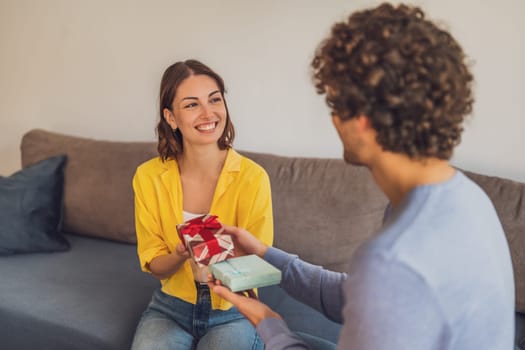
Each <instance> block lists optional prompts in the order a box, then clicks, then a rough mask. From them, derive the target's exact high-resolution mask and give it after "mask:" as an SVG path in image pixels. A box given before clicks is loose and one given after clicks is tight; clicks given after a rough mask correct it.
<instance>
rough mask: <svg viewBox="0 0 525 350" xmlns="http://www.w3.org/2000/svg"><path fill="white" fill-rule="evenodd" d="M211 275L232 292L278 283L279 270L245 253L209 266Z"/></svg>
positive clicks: (279, 280) (255, 256)
mask: <svg viewBox="0 0 525 350" xmlns="http://www.w3.org/2000/svg"><path fill="white" fill-rule="evenodd" d="M209 269H210V272H211V273H212V275H213V276H214V277H215V278H216V279H218V280H220V281H221V282H222V284H223V285H225V286H226V287H228V288H229V289H230V290H231V291H232V292H239V291H244V290H249V289H252V288H260V287H266V286H271V285H274V284H279V283H280V282H281V271H280V270H279V269H277V268H275V267H274V266H273V265H271V264H269V263H268V262H266V261H264V260H263V259H261V258H259V257H258V256H257V255H245V256H240V257H237V258H231V259H228V260H225V261H222V262H219V263H217V264H213V265H210V266H209Z"/></svg>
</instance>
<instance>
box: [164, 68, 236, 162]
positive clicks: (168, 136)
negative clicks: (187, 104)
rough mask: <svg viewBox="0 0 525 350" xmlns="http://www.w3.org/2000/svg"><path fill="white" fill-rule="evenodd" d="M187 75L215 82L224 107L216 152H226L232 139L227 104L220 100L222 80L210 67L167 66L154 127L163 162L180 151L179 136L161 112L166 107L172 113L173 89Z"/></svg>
mask: <svg viewBox="0 0 525 350" xmlns="http://www.w3.org/2000/svg"><path fill="white" fill-rule="evenodd" d="M191 75H207V76H209V77H210V78H212V79H213V80H215V82H216V83H217V86H218V87H219V91H220V92H221V95H222V98H223V100H224V106H225V108H226V126H225V127H224V132H223V133H222V135H221V137H220V138H219V140H218V141H217V144H218V146H219V148H220V149H228V148H230V147H232V144H233V139H234V138H235V130H234V128H233V124H232V122H231V118H230V113H229V112H228V105H227V104H226V99H225V98H224V93H225V92H226V89H225V87H224V80H223V79H222V78H221V77H220V75H219V74H217V73H215V72H214V71H213V70H212V69H211V68H209V67H208V66H206V65H205V64H203V63H201V62H199V61H197V60H186V61H180V62H176V63H174V64H172V65H171V66H169V67H168V68H167V69H166V71H165V72H164V74H163V75H162V80H161V82H160V94H159V115H160V120H159V123H158V125H157V134H158V136H159V143H158V145H157V151H158V152H159V156H160V158H161V159H162V160H163V161H164V160H167V159H175V158H176V156H177V154H178V153H182V151H183V142H182V133H181V132H180V130H179V129H177V130H176V131H173V130H172V129H171V126H170V125H169V124H168V123H167V122H166V120H165V119H164V109H165V108H167V109H169V110H170V111H173V99H174V98H175V94H176V93H177V88H178V87H179V86H180V84H181V83H182V82H183V81H184V80H186V79H187V78H188V77H189V76H191Z"/></svg>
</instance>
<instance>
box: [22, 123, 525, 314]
mask: <svg viewBox="0 0 525 350" xmlns="http://www.w3.org/2000/svg"><path fill="white" fill-rule="evenodd" d="M155 148H156V145H155V144H154V143H152V142H149V143H148V142H145V143H144V142H110V141H99V140H92V139H87V138H81V137H75V136H67V135H62V134H57V133H52V132H48V131H44V130H32V131H29V132H28V133H26V134H25V135H24V137H23V139H22V145H21V153H22V166H23V167H26V166H28V165H30V164H33V163H35V162H37V161H40V160H43V159H46V158H48V157H51V156H53V155H58V154H67V156H68V163H67V165H66V168H65V179H66V180H65V181H66V182H65V191H64V196H65V198H64V230H65V231H67V232H71V233H75V234H81V235H88V236H96V237H101V238H106V239H111V240H116V241H122V242H128V243H135V242H136V238H135V229H134V219H133V190H132V187H131V179H132V177H133V174H134V173H135V169H136V167H137V166H138V165H139V164H141V163H142V162H144V161H146V160H147V159H150V158H152V157H155V156H156V155H157V153H156V150H155ZM241 153H243V154H244V155H246V156H247V157H249V158H251V159H253V160H254V161H256V162H257V163H259V164H260V165H262V166H263V167H264V168H265V169H266V171H267V172H268V175H269V177H270V182H271V185H272V197H273V198H272V199H273V209H274V221H275V225H274V226H275V239H274V245H275V246H276V247H278V248H282V249H284V250H286V251H289V252H292V253H296V254H298V255H299V256H300V257H301V258H302V259H304V260H306V261H309V262H312V263H314V264H319V265H323V266H324V267H326V268H329V269H332V270H336V271H344V270H345V269H346V266H347V265H346V264H347V263H348V261H349V257H350V255H351V254H352V253H353V252H354V250H355V249H356V248H357V247H358V246H359V245H360V244H361V243H362V242H363V241H364V240H365V239H366V238H367V237H369V236H370V235H371V234H373V233H374V232H375V231H376V230H377V229H378V228H379V226H380V225H381V220H382V215H383V210H384V208H385V205H386V198H385V197H384V195H383V194H382V193H381V192H380V191H379V189H378V188H377V187H376V185H375V183H374V182H373V180H372V178H371V176H370V174H369V172H368V171H367V170H366V169H364V168H360V167H353V166H349V165H347V164H345V163H344V162H343V161H342V160H339V159H320V158H299V157H283V156H277V155H271V154H262V153H255V152H241ZM465 173H466V174H467V176H469V177H471V178H472V179H473V180H474V181H476V182H477V183H478V184H479V185H480V186H481V187H482V188H483V189H484V190H485V192H487V194H488V195H489V197H490V198H491V199H492V201H493V203H494V206H495V208H496V211H497V212H498V215H499V217H500V220H501V221H502V224H503V228H504V230H505V233H506V235H507V239H508V242H509V245H510V250H511V255H512V261H513V266H514V275H515V282H516V307H517V310H518V311H521V312H525V184H523V183H518V182H515V181H511V180H507V179H502V178H496V177H490V176H485V175H481V174H476V173H472V172H465ZM480 273H482V271H480Z"/></svg>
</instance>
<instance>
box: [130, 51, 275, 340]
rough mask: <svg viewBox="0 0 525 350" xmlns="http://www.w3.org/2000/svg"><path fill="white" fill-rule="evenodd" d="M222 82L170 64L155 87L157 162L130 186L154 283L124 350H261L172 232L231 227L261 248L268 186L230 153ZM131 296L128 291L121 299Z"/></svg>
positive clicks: (141, 249) (203, 70)
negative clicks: (206, 218) (188, 225)
mask: <svg viewBox="0 0 525 350" xmlns="http://www.w3.org/2000/svg"><path fill="white" fill-rule="evenodd" d="M224 93H225V88H224V82H223V80H222V78H221V77H220V76H219V75H218V74H217V73H215V72H214V71H212V70H211V69H210V68H209V67H207V66H205V65H204V64H202V63H200V62H198V61H195V60H188V61H184V62H177V63H175V64H173V65H172V66H170V67H168V69H166V71H165V72H164V75H163V77H162V81H161V85H160V99H159V107H160V121H159V124H158V126H157V133H158V137H159V142H158V153H159V156H158V157H156V158H154V159H151V160H149V161H147V162H145V163H144V164H142V165H140V166H139V167H138V168H137V171H136V173H135V177H134V179H133V189H134V191H135V223H136V230H137V246H138V255H139V259H140V264H141V267H142V269H143V270H144V271H146V272H149V273H151V274H152V275H153V276H155V277H157V278H158V279H159V280H160V281H161V288H160V289H159V290H157V291H155V293H154V295H153V298H152V300H151V302H150V304H149V306H148V308H147V309H146V311H145V312H144V314H143V315H142V318H141V320H140V322H139V325H138V327H137V331H136V334H135V338H134V340H133V346H132V348H133V349H168V348H169V349H194V348H196V349H262V348H263V344H262V342H261V341H260V340H259V338H258V336H257V333H256V332H255V329H254V328H253V326H251V324H250V323H249V322H248V321H247V320H246V319H245V318H244V317H243V316H242V315H241V314H240V313H239V312H238V311H237V309H236V308H234V307H232V305H231V304H230V303H229V302H227V301H226V300H224V299H221V298H219V297H218V296H217V295H216V294H214V293H210V290H209V288H208V286H207V285H206V283H205V282H206V279H207V271H206V270H204V271H203V270H201V269H199V268H197V267H196V266H195V264H194V263H192V259H188V258H189V254H188V252H187V251H186V249H185V248H184V246H183V245H182V244H181V242H180V240H179V238H178V235H177V231H176V226H177V224H180V223H182V222H184V221H187V220H189V219H191V218H194V217H196V216H199V215H202V214H207V213H210V214H213V215H217V216H218V220H219V221H220V222H222V223H223V224H228V225H235V226H241V227H244V228H246V229H247V230H249V231H250V232H252V233H253V235H254V236H256V237H257V238H258V239H259V240H261V241H262V242H264V243H266V244H271V243H272V240H273V217H272V204H271V192H270V183H269V178H268V175H267V174H266V172H265V171H264V170H263V169H262V167H260V166H259V165H257V164H256V163H254V162H253V161H251V160H249V159H247V158H245V157H243V156H241V155H240V154H238V153H237V152H236V151H235V150H233V149H232V142H233V139H234V129H233V125H232V122H231V119H230V115H229V113H228V108H227V106H226V101H225V99H224ZM130 292H132V291H130Z"/></svg>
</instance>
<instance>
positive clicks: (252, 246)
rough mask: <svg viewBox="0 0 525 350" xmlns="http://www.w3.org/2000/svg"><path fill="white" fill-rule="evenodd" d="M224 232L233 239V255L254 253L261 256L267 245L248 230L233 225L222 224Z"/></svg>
mask: <svg viewBox="0 0 525 350" xmlns="http://www.w3.org/2000/svg"><path fill="white" fill-rule="evenodd" d="M224 233H225V234H227V235H230V236H231V237H232V239H233V245H234V247H235V248H234V250H235V256H242V255H248V254H255V255H258V256H259V257H261V258H262V257H263V256H264V254H266V250H267V249H268V247H267V246H266V245H265V244H264V243H262V242H261V241H259V240H258V239H257V238H256V237H255V236H254V235H252V234H251V233H250V232H248V231H246V230H244V229H242V228H238V227H235V226H228V225H224Z"/></svg>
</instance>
